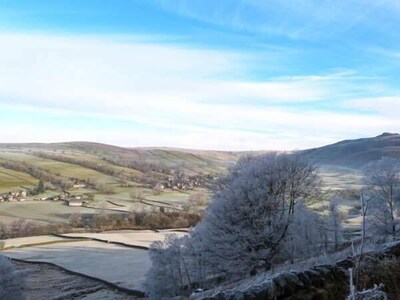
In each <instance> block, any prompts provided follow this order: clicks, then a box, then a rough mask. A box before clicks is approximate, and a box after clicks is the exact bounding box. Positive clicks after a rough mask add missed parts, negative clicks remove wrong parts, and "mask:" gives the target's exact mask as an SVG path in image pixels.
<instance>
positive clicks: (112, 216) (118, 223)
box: [0, 211, 200, 247]
mask: <svg viewBox="0 0 400 300" xmlns="http://www.w3.org/2000/svg"><path fill="white" fill-rule="evenodd" d="M199 221H200V217H199V216H198V215H196V214H189V213H184V212H165V213H162V212H150V211H149V212H135V211H132V212H129V213H126V214H122V213H105V212H101V213H98V214H80V213H74V214H71V215H70V216H69V224H68V225H65V224H50V225H39V224H37V223H34V222H30V221H27V220H24V219H18V220H15V221H13V222H11V223H9V224H5V223H1V222H0V240H3V239H9V238H16V237H25V236H35V235H45V234H52V233H66V232H74V231H76V228H79V229H80V230H82V229H83V230H84V231H89V232H90V231H99V230H119V229H170V228H187V227H192V226H195V225H196V224H197V223H198V222H199ZM0 247H1V245H0Z"/></svg>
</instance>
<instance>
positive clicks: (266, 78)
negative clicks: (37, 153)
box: [0, 0, 400, 150]
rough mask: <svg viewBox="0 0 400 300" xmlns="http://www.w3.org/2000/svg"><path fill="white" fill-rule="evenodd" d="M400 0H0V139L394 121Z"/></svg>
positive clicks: (122, 141)
mask: <svg viewBox="0 0 400 300" xmlns="http://www.w3.org/2000/svg"><path fill="white" fill-rule="evenodd" d="M399 25H400V3H399V2H398V1H394V0H382V1H368V0H346V1H344V0H343V1H342V0H340V1H324V0H319V1H317V0H290V1H281V0H248V1H244V0H242V1H239V0H229V1H228V0H226V1H223V0H219V1H215V0H214V1H211V0H187V1H175V0H164V1H162V0H160V1H152V0H149V1H139V0H114V1H100V0H69V1H66V0H57V1H52V0H42V1H33V0H30V1H27V0H26V1H19V0H13V1H7V0H0V41H1V44H0V45H1V47H0V126H1V128H2V130H1V131H0V142H60V141H71V140H89V141H97V142H105V143H112V144H117V145H122V146H170V147H185V148H200V149H221V150H258V149H276V150H292V149H301V148H308V147H314V146H320V145H324V144H328V143H332V142H335V141H338V140H341V139H348V138H357V137H367V136H374V135H378V134H380V133H382V132H384V131H388V132H400V118H398V116H399V115H400V97H399V95H400V82H399V81H400V76H398V74H399V71H400V31H399V30H397V29H398V28H399Z"/></svg>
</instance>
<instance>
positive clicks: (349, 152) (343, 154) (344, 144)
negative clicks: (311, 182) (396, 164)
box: [302, 133, 400, 169]
mask: <svg viewBox="0 0 400 300" xmlns="http://www.w3.org/2000/svg"><path fill="white" fill-rule="evenodd" d="M302 153H303V154H304V155H306V156H307V157H308V158H310V159H311V160H313V161H314V162H316V163H318V164H320V165H339V166H345V167H352V168H358V169H359V168H362V167H364V166H365V165H366V164H368V163H369V162H371V161H374V160H379V159H380V158H382V157H393V158H398V159H400V135H399V134H397V133H383V134H381V135H379V136H376V137H373V138H362V139H355V140H345V141H341V142H338V143H335V144H332V145H327V146H324V147H319V148H314V149H308V150H304V151H302Z"/></svg>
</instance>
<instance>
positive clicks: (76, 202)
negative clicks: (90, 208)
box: [67, 198, 83, 207]
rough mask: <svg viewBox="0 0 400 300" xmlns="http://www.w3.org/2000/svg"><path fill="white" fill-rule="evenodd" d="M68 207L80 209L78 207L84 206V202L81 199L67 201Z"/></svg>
mask: <svg viewBox="0 0 400 300" xmlns="http://www.w3.org/2000/svg"><path fill="white" fill-rule="evenodd" d="M67 203H68V206H73V207H78V206H82V205H83V201H82V200H80V199H76V198H73V199H68V200H67Z"/></svg>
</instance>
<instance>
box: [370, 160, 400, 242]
mask: <svg viewBox="0 0 400 300" xmlns="http://www.w3.org/2000/svg"><path fill="white" fill-rule="evenodd" d="M364 175H365V176H364V180H365V183H366V185H367V186H368V188H369V189H370V190H372V191H373V192H374V194H375V195H376V197H375V198H376V201H374V202H373V203H371V208H370V216H371V217H370V221H371V223H372V227H373V228H375V229H376V230H377V233H378V234H380V235H386V236H388V235H389V236H392V238H393V239H395V238H396V234H397V230H396V225H397V224H398V218H397V212H398V209H399V200H400V161H399V160H397V159H393V158H382V159H380V160H378V161H376V162H373V163H371V164H369V165H368V166H367V167H366V169H365V170H364Z"/></svg>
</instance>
